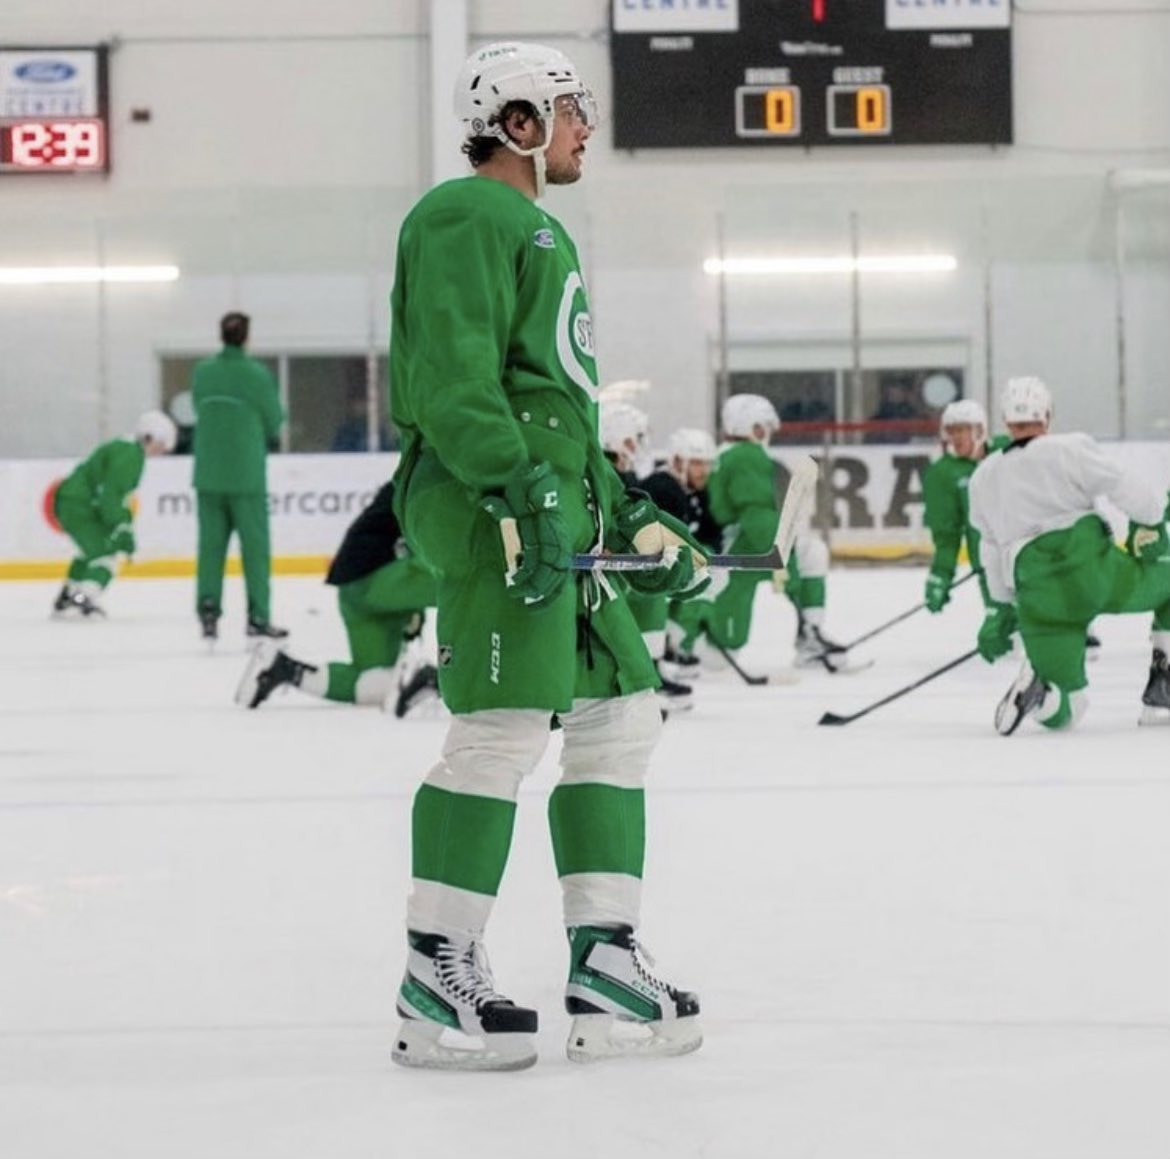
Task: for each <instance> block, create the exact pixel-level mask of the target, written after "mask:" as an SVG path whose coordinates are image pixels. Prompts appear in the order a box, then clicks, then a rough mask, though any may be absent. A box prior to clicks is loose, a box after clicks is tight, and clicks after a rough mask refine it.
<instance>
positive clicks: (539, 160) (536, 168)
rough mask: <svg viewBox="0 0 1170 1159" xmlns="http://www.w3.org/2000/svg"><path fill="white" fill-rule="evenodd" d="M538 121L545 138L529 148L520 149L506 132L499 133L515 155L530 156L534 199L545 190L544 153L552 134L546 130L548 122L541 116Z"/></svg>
mask: <svg viewBox="0 0 1170 1159" xmlns="http://www.w3.org/2000/svg"><path fill="white" fill-rule="evenodd" d="M539 120H540V123H541V124H542V125H544V128H545V139H544V140H543V141H542V142H541V143H540V144H539V145H535V146H533V147H532V148H531V149H521V148H520V146H519V145H517V144H516V142H515V141H513V140H512V138H511V137H509V136H508V134H507V133H501V134H499V136H500V140H502V141H503V142H504V144H505V145H506V146H507V147H508V148H509V149H511V150H512V152H513V153H515V154H516V156H517V157H531V158H532V175H533V179H534V183H535V185H536V200H537V201H539V200H540V199H541V198H542V197H543V196H544V191H545V185H546V182H545V173H546V171H547V168H548V159H547V158H546V157H545V153H547V151H548V147H549V145H550V144H551V142H552V134H551V133H550V132H549V131H548V122H547V121H546V120H545V119H544V118H543V117H541V118H539Z"/></svg>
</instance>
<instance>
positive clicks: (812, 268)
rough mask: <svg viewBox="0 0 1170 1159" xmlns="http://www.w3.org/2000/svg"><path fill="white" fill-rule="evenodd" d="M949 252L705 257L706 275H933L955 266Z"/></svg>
mask: <svg viewBox="0 0 1170 1159" xmlns="http://www.w3.org/2000/svg"><path fill="white" fill-rule="evenodd" d="M958 266H959V263H958V262H957V261H956V260H955V259H954V258H953V257H952V256H951V255H950V254H889V255H887V256H885V257H877V256H875V257H864V258H851V257H836V258H834V257H808V258H708V259H707V260H706V261H705V262H704V263H703V272H704V273H707V274H725V275H727V276H728V277H736V276H748V275H753V274H764V275H768V274H851V273H853V272H854V271H855V270H856V271H857V272H858V273H862V274H937V273H948V272H949V271H951V270H955V269H958Z"/></svg>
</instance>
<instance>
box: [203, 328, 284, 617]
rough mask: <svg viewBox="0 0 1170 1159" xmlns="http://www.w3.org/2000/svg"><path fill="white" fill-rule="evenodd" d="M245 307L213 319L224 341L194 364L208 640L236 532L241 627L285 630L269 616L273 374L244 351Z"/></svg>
mask: <svg viewBox="0 0 1170 1159" xmlns="http://www.w3.org/2000/svg"><path fill="white" fill-rule="evenodd" d="M248 324H249V318H248V315H247V314H241V313H238V312H236V311H233V312H232V313H230V314H225V315H224V316H223V318H222V319H221V321H220V324H219V330H220V336H221V337H222V339H223V349H222V350H221V351H220V352H219V353H218V354H217V355H216V356H215V357H214V358H205V359H203V360H202V361H201V362H199V363H198V364H197V365H196V367H195V374H194V378H193V380H192V384H191V396H192V401H193V402H194V404H195V493H196V496H197V499H198V513H199V563H198V574H197V578H196V597H195V598H196V608H197V611H198V614H199V622H200V623H201V624H202V626H203V635H204V637H205V638H206V639H209V640H214V639H215V638H216V635H217V631H218V629H217V624H218V621H219V617H220V615H221V614H222V612H223V607H222V598H223V571H224V563H225V561H226V559H227V549H228V540H229V539H230V538H231V534H232V532H233V531H234V532H235V533H236V534H237V535H238V536H239V537H240V556H241V558H242V560H243V565H244V583H245V587H246V589H247V593H248V635H249V636H272V637H277V638H279V637H282V636H287V635H288V633H287V632H286V631H284V630H283V629H281V628H275V627H273V626H272V624H271V622H270V619H269V573H270V570H271V559H270V556H271V550H270V546H269V538H268V481H267V473H266V460H267V454H268V448H269V446H270V445H271V444H272V443H273V442H274V440H275V439H276V437H277V434H278V433H279V431H280V428H281V425H282V424H283V423H284V409H283V408H282V407H281V405H280V395H279V392H278V389H277V386H276V380H275V379H274V378H273V376H272V374H271V372H270V371H269V370H268V368H267V367H265V366H264V364H263V363H261V362H258V361H256V359H254V358H250V357H248V355H247V354H245V353H244V346H245V344H246V343H247V341H248Z"/></svg>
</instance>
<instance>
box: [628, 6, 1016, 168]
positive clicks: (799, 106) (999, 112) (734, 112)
mask: <svg viewBox="0 0 1170 1159" xmlns="http://www.w3.org/2000/svg"><path fill="white" fill-rule="evenodd" d="M611 25H612V29H611V36H610V58H611V63H612V66H613V124H614V144H615V145H616V146H617V147H618V148H623V149H645V148H694V147H717V146H761V145H762V146H769V145H781V146H783V145H803V146H806V147H808V146H814V145H855V144H874V145H939V144H1009V143H1010V142H1011V140H1012V72H1011V0H612V7H611Z"/></svg>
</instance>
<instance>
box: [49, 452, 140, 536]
mask: <svg viewBox="0 0 1170 1159" xmlns="http://www.w3.org/2000/svg"><path fill="white" fill-rule="evenodd" d="M145 465H146V451H145V450H144V449H143V447H142V444H141V443H139V442H136V441H135V440H133V439H111V440H110V441H109V442H108V443H102V445H101V446H100V447H98V448H97V449H96V450H95V451H94V452H93V453H92V454H91V455H90V456H89V458H87V459H85V460H84V461H83V462H81V463H79V464H78V465H77V466H76V467H75V468H74V469H73V471H72V473H71V474H70V475H69V477H68V478H67V479H66V480H65V481H64V482H63V483H62V484H61V486H60V487H58V488H57V502H58V503H78V504H82V505H84V506H86V507H89V508H91V509H92V511H93V514H94V515H95V516H96V517H97V519H98V521H99V522H100V523H101V524H102V526H103V527H104V528H105V529H106V530H107V531H113V530H114V529H115V528H116V527H120V526H121V525H122V524H125V523H130V522H132V520H133V514H132V512H131V510H130V508H129V506H128V505H127V503H126V499H127V497H128V496H129V495H130V494H131V493H132V492H133V491H135V490H136V489H137V487H138V484H139V482H140V481H141V480H142V469H143V467H144V466H145Z"/></svg>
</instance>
